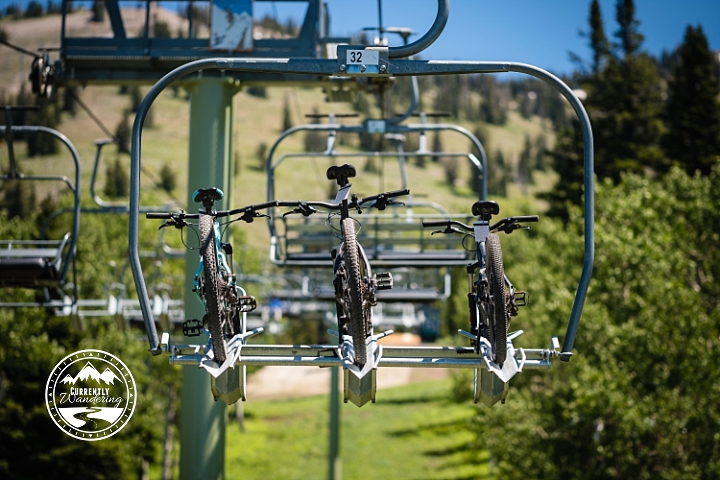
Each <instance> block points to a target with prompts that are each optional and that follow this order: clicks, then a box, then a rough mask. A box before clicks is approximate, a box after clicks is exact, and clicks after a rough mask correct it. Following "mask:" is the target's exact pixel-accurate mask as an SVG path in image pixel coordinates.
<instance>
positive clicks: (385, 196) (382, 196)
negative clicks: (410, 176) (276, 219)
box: [275, 188, 410, 213]
mask: <svg viewBox="0 0 720 480" xmlns="http://www.w3.org/2000/svg"><path fill="white" fill-rule="evenodd" d="M409 193H410V190H408V189H407V188H404V189H401V190H393V191H390V192H383V193H378V194H377V195H372V196H370V197H365V198H361V199H356V200H353V201H352V202H349V203H348V207H349V208H357V207H359V206H360V205H362V204H364V203H368V202H373V201H374V202H375V203H376V204H377V205H378V210H384V209H385V207H386V206H387V205H389V204H390V203H389V202H388V200H389V199H391V198H395V197H401V196H403V195H408V194H409ZM275 206H277V207H299V206H303V207H321V208H326V209H328V210H340V209H341V208H342V203H333V202H321V201H307V202H306V201H301V200H278V201H276V205H275ZM288 213H303V212H288ZM312 213H315V212H312Z"/></svg>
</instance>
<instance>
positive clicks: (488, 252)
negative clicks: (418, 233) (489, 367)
mask: <svg viewBox="0 0 720 480" xmlns="http://www.w3.org/2000/svg"><path fill="white" fill-rule="evenodd" d="M499 213H500V206H499V205H498V204H497V202H494V201H492V200H484V201H479V202H475V204H473V206H472V214H473V216H476V217H479V218H478V220H477V221H475V222H473V224H472V225H466V224H464V223H462V222H458V221H455V220H441V221H423V226H424V227H426V228H438V227H440V228H443V227H444V229H443V230H436V231H434V232H432V234H433V235H434V234H436V233H440V234H449V233H459V234H462V235H465V236H466V237H465V238H468V237H470V236H472V237H473V239H474V242H475V251H476V253H477V261H475V262H474V263H471V264H470V265H468V267H467V273H468V290H469V292H468V308H469V313H470V315H469V318H470V332H465V331H463V330H461V331H460V333H461V334H463V335H465V336H467V337H469V338H470V339H471V340H472V341H473V344H474V347H475V352H476V353H479V354H482V353H483V352H482V345H483V343H485V342H483V339H485V341H486V342H487V344H488V345H489V349H490V351H489V352H487V353H488V356H489V358H490V360H492V361H493V362H495V363H496V364H497V365H498V366H499V367H501V368H502V365H503V363H504V362H505V360H506V358H507V333H508V325H509V324H510V319H511V317H514V316H517V314H518V307H524V306H526V305H527V303H528V298H529V296H528V294H527V292H522V291H517V290H515V287H514V286H513V284H512V283H511V282H510V279H509V278H508V277H507V275H505V268H504V265H503V256H502V249H501V247H500V239H499V238H498V236H497V235H496V234H495V233H493V232H500V231H502V232H505V233H512V232H514V231H515V230H518V229H525V230H529V229H530V227H529V226H526V225H522V223H530V222H537V221H538V219H539V218H538V216H537V215H526V216H517V217H507V218H504V219H502V220H500V221H499V222H497V223H495V224H493V225H491V224H490V221H491V220H492V217H493V215H497V214H499ZM464 241H465V240H463V242H464Z"/></svg>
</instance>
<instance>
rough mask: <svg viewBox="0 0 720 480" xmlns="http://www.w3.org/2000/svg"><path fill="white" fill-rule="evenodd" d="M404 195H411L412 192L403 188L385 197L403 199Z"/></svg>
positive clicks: (386, 194)
mask: <svg viewBox="0 0 720 480" xmlns="http://www.w3.org/2000/svg"><path fill="white" fill-rule="evenodd" d="M403 195H410V190H408V189H407V188H403V189H402V190H393V191H392V192H385V196H386V197H388V198H395V197H402V196H403Z"/></svg>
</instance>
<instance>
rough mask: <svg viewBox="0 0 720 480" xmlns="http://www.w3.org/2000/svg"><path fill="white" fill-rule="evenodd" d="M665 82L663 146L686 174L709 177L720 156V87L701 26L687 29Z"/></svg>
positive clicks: (669, 156) (670, 157)
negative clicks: (666, 97) (665, 128)
mask: <svg viewBox="0 0 720 480" xmlns="http://www.w3.org/2000/svg"><path fill="white" fill-rule="evenodd" d="M677 54H678V55H677V57H678V59H677V62H676V64H675V65H674V67H673V69H672V76H671V78H670V80H669V81H668V100H667V105H666V112H665V122H666V125H667V128H668V132H667V134H666V135H665V137H664V138H663V142H662V146H663V150H664V151H665V153H666V155H667V156H668V158H669V159H670V160H671V161H674V162H677V163H679V164H680V166H681V167H682V168H684V169H685V170H686V171H687V172H688V173H689V174H691V175H692V174H693V173H694V172H695V171H697V170H699V171H700V172H701V173H702V174H703V175H709V174H710V170H711V169H712V166H713V164H714V163H715V162H717V160H718V158H719V157H720V103H718V94H720V85H718V80H717V78H716V77H715V75H714V74H713V67H714V65H713V56H712V55H713V54H712V52H711V51H710V48H709V47H708V42H707V38H706V37H705V34H704V33H703V30H702V27H700V26H698V27H697V28H693V27H692V26H688V27H687V30H686V31H685V41H684V42H683V44H682V45H680V47H678V51H677Z"/></svg>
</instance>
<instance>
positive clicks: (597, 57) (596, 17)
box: [590, 0, 610, 74]
mask: <svg viewBox="0 0 720 480" xmlns="http://www.w3.org/2000/svg"><path fill="white" fill-rule="evenodd" d="M590 48H591V49H592V52H593V58H592V71H593V73H595V74H597V73H598V72H599V71H600V70H601V68H602V66H603V63H604V60H605V58H606V57H607V56H608V54H609V53H610V45H609V42H608V39H607V37H606V36H605V27H603V20H602V12H601V11H600V3H599V2H598V0H593V1H592V3H591V4H590Z"/></svg>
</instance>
